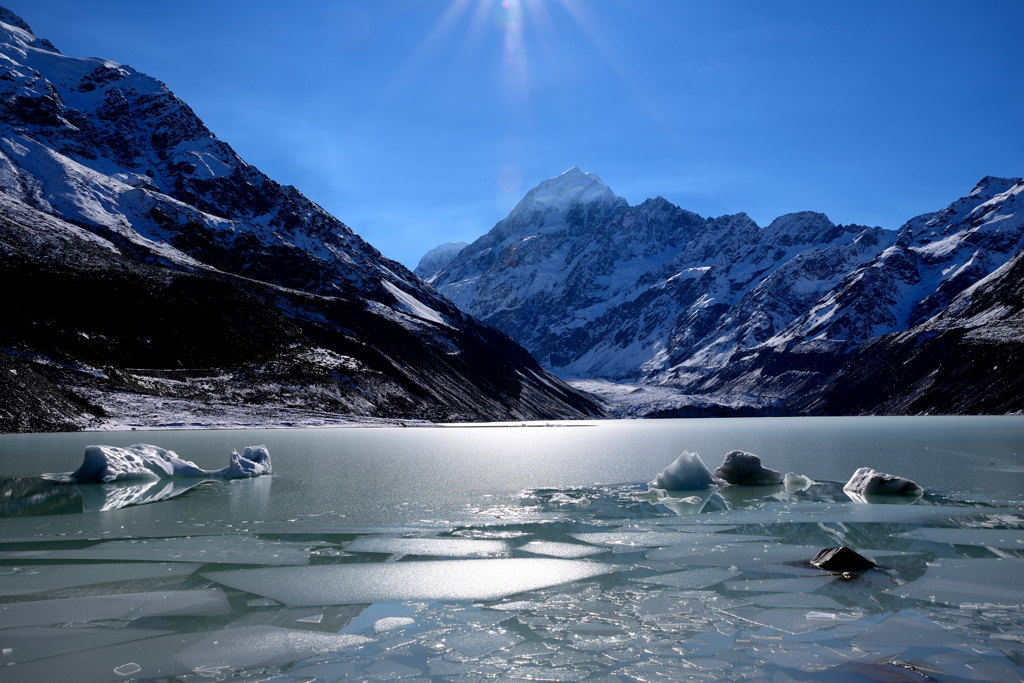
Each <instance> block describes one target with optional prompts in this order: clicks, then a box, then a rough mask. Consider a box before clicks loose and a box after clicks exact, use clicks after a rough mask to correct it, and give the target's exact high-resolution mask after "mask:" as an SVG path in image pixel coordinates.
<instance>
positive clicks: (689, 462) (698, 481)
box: [647, 451, 724, 491]
mask: <svg viewBox="0 0 1024 683" xmlns="http://www.w3.org/2000/svg"><path fill="white" fill-rule="evenodd" d="M723 483H724V482H723V481H722V480H721V479H718V478H717V477H715V476H714V475H713V474H711V470H709V469H708V468H707V466H706V465H705V464H704V462H703V461H702V460H701V459H700V456H699V455H697V454H696V453H690V452H689V451H683V452H682V453H681V454H680V455H679V457H678V458H676V459H675V460H673V461H672V464H671V465H669V466H668V467H666V468H665V469H664V470H662V471H661V473H660V474H659V475H658V476H657V477H655V478H654V481H651V482H648V484H647V486H648V487H649V488H651V489H664V490H666V491H699V490H702V489H710V488H715V487H716V486H721V485H722V484H723Z"/></svg>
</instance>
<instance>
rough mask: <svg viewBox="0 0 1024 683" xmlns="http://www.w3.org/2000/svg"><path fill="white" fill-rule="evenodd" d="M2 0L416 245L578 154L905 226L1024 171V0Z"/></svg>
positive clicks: (272, 166)
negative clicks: (987, 181) (125, 67)
mask: <svg viewBox="0 0 1024 683" xmlns="http://www.w3.org/2000/svg"><path fill="white" fill-rule="evenodd" d="M0 2H3V4H4V5H5V6H7V7H9V8H10V9H11V10H13V11H14V12H16V13H18V14H19V15H20V16H21V17H22V18H24V19H25V20H26V21H27V22H28V23H29V24H30V25H31V26H32V28H33V30H34V31H35V33H36V35H38V36H40V37H46V38H50V39H51V40H52V41H53V42H54V44H56V45H57V47H58V48H59V49H60V50H61V51H62V52H64V53H65V54H68V55H73V56H79V57H91V56H97V57H105V58H108V59H112V60H114V61H118V62H122V63H127V64H130V65H131V66H133V67H135V68H136V69H138V70H140V71H143V72H145V73H147V74H149V75H151V76H154V77H156V78H159V79H160V80H162V81H164V82H165V83H167V84H168V86H169V87H170V88H171V89H172V90H173V91H174V92H175V93H176V94H177V95H178V96H179V97H181V98H182V99H183V100H185V101H186V102H187V103H188V104H189V105H190V106H191V107H192V108H193V110H195V112H196V113H197V114H198V115H199V116H200V118H202V119H203V121H204V122H205V123H206V124H207V126H208V127H209V128H210V129H211V130H212V131H213V132H214V133H215V134H216V135H217V136H218V137H220V138H221V139H223V140H225V141H227V142H228V143H230V144H231V145H232V146H233V147H234V148H235V150H236V151H237V152H238V153H239V155H240V156H242V158H244V159H245V160H246V161H248V162H249V163H252V164H255V165H256V166H258V167H259V168H260V169H261V170H263V171H264V172H265V173H266V174H267V175H269V176H270V177H272V178H274V179H275V180H278V181H279V182H281V183H284V184H290V185H295V186H296V187H297V188H299V190H301V191H302V192H303V193H304V194H306V195H307V196H308V197H310V198H311V199H313V200H314V201H316V202H317V203H319V204H320V205H322V206H323V207H324V208H326V209H327V210H328V211H330V212H331V213H333V214H334V215H335V216H337V217H338V218H340V219H341V220H343V221H344V222H345V223H347V224H348V225H349V226H351V227H352V228H353V229H354V230H355V231H356V232H358V233H359V234H360V235H362V236H363V237H364V238H365V239H367V240H368V241H369V242H370V243H371V244H373V245H374V246H375V247H377V248H378V249H379V250H380V251H382V252H383V253H384V254H385V255H386V256H389V257H391V258H394V259H397V260H399V261H401V262H402V263H404V264H406V265H407V266H410V267H413V266H415V265H416V263H417V262H418V260H419V258H420V256H422V255H423V253H424V252H426V251H427V250H428V249H430V248H432V247H433V246H435V245H437V244H439V243H441V242H446V241H451V240H462V241H472V240H473V239H475V238H476V237H478V236H480V235H481V234H483V233H485V232H486V231H487V230H489V229H490V228H491V227H492V226H493V225H494V223H496V222H497V221H498V220H500V219H501V218H503V217H504V216H505V215H507V213H508V211H509V210H510V209H511V208H512V207H513V206H514V205H515V203H516V201H518V199H520V198H521V197H522V195H523V194H524V193H525V192H526V191H527V190H529V189H530V188H531V187H533V186H535V185H536V184H537V183H539V182H540V181H542V180H543V179H545V178H548V177H551V176H554V175H557V174H559V173H561V172H562V171H564V170H565V169H567V168H569V167H571V166H574V165H579V166H580V167H581V168H582V169H583V170H585V171H588V172H594V173H597V174H598V175H600V176H601V178H602V179H603V180H604V181H605V182H606V183H608V184H609V185H610V186H611V188H612V189H613V190H614V191H615V192H616V193H618V194H619V195H621V196H623V197H625V198H626V199H627V200H628V201H629V202H630V204H637V203H639V202H641V201H643V200H644V199H646V198H647V197H654V196H657V195H661V196H663V197H665V198H666V199H668V200H669V201H671V202H673V203H675V204H678V205H680V206H682V207H683V208H686V209H689V210H691V211H695V212H697V213H699V214H701V215H704V216H708V215H711V216H718V215H722V214H728V213H737V212H740V211H745V212H746V213H748V214H749V215H750V216H751V217H752V218H753V219H754V220H755V221H757V222H758V224H760V225H762V226H763V225H767V224H768V223H769V222H770V221H771V220H772V219H773V218H775V217H776V216H778V215H781V214H784V213H788V212H791V211H800V210H814V211H821V212H824V213H826V214H827V215H828V216H829V217H830V218H831V219H832V220H833V221H835V222H837V223H863V224H868V225H881V226H883V227H886V228H897V227H899V226H900V225H901V224H902V223H903V222H904V221H905V220H907V219H908V218H911V217H912V216H915V215H917V214H920V213H924V212H927V211H934V210H938V209H941V208H943V207H944V206H945V205H947V204H948V203H949V202H951V201H953V200H954V199H956V198H958V197H960V196H962V195H964V194H967V193H968V192H969V191H970V189H971V188H972V187H973V185H974V184H975V183H976V182H977V181H978V180H980V179H981V178H982V177H983V176H985V175H999V176H1021V175H1024V132H1022V126H1024V47H1022V43H1024V41H1022V40H1021V39H1020V27H1021V26H1024V2H1019V1H1017V0H1012V1H1007V2H971V3H968V2H941V1H938V0H929V1H927V2H912V1H902V2H891V1H887V2H860V1H858V2H856V3H845V4H840V3H821V2H770V3H766V2H724V1H723V2H701V3H698V2H684V1H682V0H667V1H664V2H661V1H655V0H651V1H648V2H636V1H615V0H606V1H601V0H593V1H590V2H586V1H584V0H504V1H503V0H437V1H431V2H425V1H421V2H413V1H411V0H388V1H386V2H377V1H370V0H366V1H365V2H340V1H339V2H312V1H311V2H303V3H283V2H280V3H279V2H227V1H225V2H209V1H206V2H194V1H192V0H176V1H175V2H173V3H151V2H134V3H128V2H104V1H98V0H97V1H90V2H80V0H72V1H68V0H0Z"/></svg>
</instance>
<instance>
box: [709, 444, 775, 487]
mask: <svg viewBox="0 0 1024 683" xmlns="http://www.w3.org/2000/svg"><path fill="white" fill-rule="evenodd" d="M715 476H716V477H718V478H719V479H723V480H725V481H727V482H728V483H730V484H732V485H733V486H769V485H772V484H780V483H782V474H780V473H779V472H777V471H776V470H773V469H770V468H768V467H765V466H763V465H762V464H761V458H760V457H758V456H756V455H754V454H753V453H747V452H745V451H729V452H728V453H726V454H725V460H723V461H722V464H721V466H719V468H718V469H717V470H715Z"/></svg>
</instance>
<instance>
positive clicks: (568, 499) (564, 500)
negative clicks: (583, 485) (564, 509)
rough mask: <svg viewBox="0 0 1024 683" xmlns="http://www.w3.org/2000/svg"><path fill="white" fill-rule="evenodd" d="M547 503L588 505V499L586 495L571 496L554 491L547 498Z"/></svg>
mask: <svg viewBox="0 0 1024 683" xmlns="http://www.w3.org/2000/svg"><path fill="white" fill-rule="evenodd" d="M548 503H550V504H551V505H580V506H583V507H586V506H587V505H590V499H589V498H587V497H586V496H580V497H579V498H573V497H572V496H570V495H567V494H565V493H556V494H555V495H553V496H551V498H549V499H548Z"/></svg>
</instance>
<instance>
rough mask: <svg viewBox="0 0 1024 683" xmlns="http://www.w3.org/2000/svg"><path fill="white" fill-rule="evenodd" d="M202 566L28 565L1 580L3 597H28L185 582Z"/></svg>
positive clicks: (125, 564) (147, 564)
mask: <svg viewBox="0 0 1024 683" xmlns="http://www.w3.org/2000/svg"><path fill="white" fill-rule="evenodd" d="M201 566H202V565H201V564H184V563H183V564H162V563H161V564H157V563H152V562H146V563H123V564H121V563H118V564H46V565H34V566H33V565H29V566H27V567H23V568H22V570H21V571H15V572H14V573H10V574H5V575H3V576H2V577H0V596H6V595H29V594H31V593H42V592H44V591H56V590H63V589H66V588H77V587H79V586H92V585H96V584H100V583H114V582H121V581H139V580H146V579H176V578H181V579H184V578H186V577H187V576H189V575H190V574H192V572H194V571H195V570H197V569H199V568H200V567H201Z"/></svg>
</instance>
